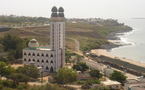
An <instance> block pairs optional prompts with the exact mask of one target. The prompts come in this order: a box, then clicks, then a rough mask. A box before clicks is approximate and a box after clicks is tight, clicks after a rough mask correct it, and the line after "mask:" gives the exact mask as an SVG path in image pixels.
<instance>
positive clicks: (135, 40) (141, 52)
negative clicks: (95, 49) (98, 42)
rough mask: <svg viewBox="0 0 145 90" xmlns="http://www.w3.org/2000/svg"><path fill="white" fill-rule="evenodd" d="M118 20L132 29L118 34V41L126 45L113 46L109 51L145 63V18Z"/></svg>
mask: <svg viewBox="0 0 145 90" xmlns="http://www.w3.org/2000/svg"><path fill="white" fill-rule="evenodd" d="M118 22H120V23H124V24H125V25H128V26H130V27H132V28H133V31H131V32H127V33H124V34H123V35H122V34H121V35H120V34H119V35H118V37H119V38H120V39H121V40H120V42H122V43H126V45H124V46H120V47H118V48H113V49H112V50H111V51H110V53H111V54H113V55H115V56H117V57H120V58H124V57H125V58H126V59H130V60H134V61H137V62H143V63H145V19H119V20H118Z"/></svg>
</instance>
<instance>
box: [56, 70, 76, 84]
mask: <svg viewBox="0 0 145 90" xmlns="http://www.w3.org/2000/svg"><path fill="white" fill-rule="evenodd" d="M55 80H56V81H57V82H58V83H60V84H66V83H70V82H73V81H76V80H77V72H76V71H75V70H73V69H68V68H66V67H63V68H60V69H59V70H58V75H57V76H56V77H55Z"/></svg>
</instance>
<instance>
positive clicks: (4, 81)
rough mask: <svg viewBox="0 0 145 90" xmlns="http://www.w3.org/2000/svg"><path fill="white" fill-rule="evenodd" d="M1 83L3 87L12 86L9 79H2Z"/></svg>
mask: <svg viewBox="0 0 145 90" xmlns="http://www.w3.org/2000/svg"><path fill="white" fill-rule="evenodd" d="M2 84H3V86H4V87H12V82H11V81H9V80H3V81H2Z"/></svg>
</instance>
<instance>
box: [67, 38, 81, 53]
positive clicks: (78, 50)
mask: <svg viewBox="0 0 145 90" xmlns="http://www.w3.org/2000/svg"><path fill="white" fill-rule="evenodd" d="M68 38H69V39H72V40H74V42H75V51H76V52H80V43H79V41H78V40H77V39H75V38H71V37H68Z"/></svg>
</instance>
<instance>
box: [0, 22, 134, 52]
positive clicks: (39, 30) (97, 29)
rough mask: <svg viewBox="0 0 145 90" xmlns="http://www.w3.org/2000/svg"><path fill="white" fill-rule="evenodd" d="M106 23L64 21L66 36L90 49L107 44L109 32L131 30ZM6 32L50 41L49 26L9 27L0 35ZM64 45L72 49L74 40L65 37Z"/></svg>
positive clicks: (42, 42) (82, 48) (41, 42)
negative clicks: (74, 39)
mask: <svg viewBox="0 0 145 90" xmlns="http://www.w3.org/2000/svg"><path fill="white" fill-rule="evenodd" d="M107 23H108V22H107ZM107 23H105V24H101V25H93V24H89V23H66V37H73V38H76V39H77V40H79V42H80V47H81V50H90V49H93V48H99V46H100V45H102V44H108V42H107V41H106V38H107V36H108V34H109V33H111V32H118V31H122V30H123V31H127V30H131V28H130V27H127V26H124V25H120V24H117V25H114V24H112V25H111V24H110V23H109V24H107ZM7 33H11V34H14V35H18V36H20V37H21V38H30V39H32V38H36V39H37V40H38V42H39V43H40V44H49V42H50V40H49V38H50V27H49V26H41V27H23V28H11V29H9V30H7V31H2V32H0V36H4V35H5V34H7ZM66 47H67V48H69V49H71V50H74V41H73V40H70V39H68V38H66Z"/></svg>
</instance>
